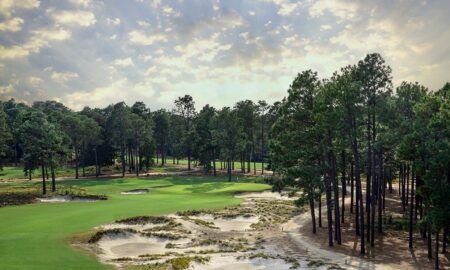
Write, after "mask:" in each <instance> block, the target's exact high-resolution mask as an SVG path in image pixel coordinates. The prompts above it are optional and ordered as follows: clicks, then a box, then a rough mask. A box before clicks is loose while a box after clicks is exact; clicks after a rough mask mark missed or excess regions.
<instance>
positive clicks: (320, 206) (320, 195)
mask: <svg viewBox="0 0 450 270" xmlns="http://www.w3.org/2000/svg"><path fill="white" fill-rule="evenodd" d="M319 228H322V191H320V193H319Z"/></svg>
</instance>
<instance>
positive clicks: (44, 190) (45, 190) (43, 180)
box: [41, 162, 47, 195]
mask: <svg viewBox="0 0 450 270" xmlns="http://www.w3.org/2000/svg"><path fill="white" fill-rule="evenodd" d="M41 167H42V194H44V195H45V194H46V193H47V187H46V185H45V170H44V162H42V165H41Z"/></svg>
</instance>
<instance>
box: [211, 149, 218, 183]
mask: <svg viewBox="0 0 450 270" xmlns="http://www.w3.org/2000/svg"><path fill="white" fill-rule="evenodd" d="M212 154H213V170H214V176H217V171H216V151H214V148H213V149H212Z"/></svg>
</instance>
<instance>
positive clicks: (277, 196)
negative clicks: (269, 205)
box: [235, 191, 296, 201]
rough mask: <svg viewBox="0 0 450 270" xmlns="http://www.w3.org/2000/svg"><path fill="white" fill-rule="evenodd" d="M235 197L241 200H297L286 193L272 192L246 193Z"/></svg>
mask: <svg viewBox="0 0 450 270" xmlns="http://www.w3.org/2000/svg"><path fill="white" fill-rule="evenodd" d="M235 197H237V198H241V199H263V200H291V201H293V200H295V199H296V197H289V196H288V194H287V193H286V192H282V193H279V192H271V191H263V192H246V193H240V194H236V195H235Z"/></svg>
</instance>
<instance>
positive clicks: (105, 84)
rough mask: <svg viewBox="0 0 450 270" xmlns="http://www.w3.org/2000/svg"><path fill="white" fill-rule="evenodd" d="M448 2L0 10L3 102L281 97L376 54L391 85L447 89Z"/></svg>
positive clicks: (8, 1) (198, 2)
mask: <svg viewBox="0 0 450 270" xmlns="http://www.w3.org/2000/svg"><path fill="white" fill-rule="evenodd" d="M449 11H450V1H448V0H433V1H431V0H429V1H423V0H421V1H415V0H403V1H400V0H399V1H391V0H380V1H371V0H355V1H344V0H316V1H313V0H306V1H289V0H261V1H255V0H247V1H237V0H236V1H234V0H222V1H219V0H215V1H204V0H184V1H183V0H174V1H163V0H153V1H149V0H127V1H123V0H115V1H113V0H108V1H106V0H104V1H96V0H69V1H60V0H54V1H51V0H48V1H44V0H41V1H39V0H20V1H17V0H0V99H2V100H5V99H9V98H15V99H17V100H19V101H24V102H28V103H32V102H33V101H36V100H47V99H54V100H58V101H61V102H63V103H64V104H66V105H67V106H69V107H71V108H72V109H75V110H79V109H81V108H83V106H91V107H94V106H101V107H103V106H107V105H108V104H111V103H114V102H118V101H122V100H124V101H125V102H127V103H128V104H130V105H131V104H132V103H133V102H135V101H144V102H145V103H146V104H147V105H148V106H150V108H152V109H156V108H160V107H165V108H171V107H172V104H173V100H174V99H176V98H177V97H178V96H181V95H184V94H190V95H192V96H193V97H194V100H195V101H196V103H197V106H198V107H199V106H203V105H204V104H206V103H209V104H211V105H213V106H216V107H221V106H225V105H232V104H234V102H236V101H237V100H241V99H252V100H258V99H266V100H268V101H270V102H273V101H276V100H279V99H281V98H282V97H283V96H284V95H285V93H286V89H287V88H288V86H289V83H290V82H291V81H292V80H293V78H294V76H295V75H296V73H298V72H300V71H302V70H304V69H313V70H316V71H317V72H318V73H319V75H320V76H321V77H323V78H325V77H328V76H330V75H331V74H332V72H333V71H335V70H337V69H338V68H340V67H341V66H344V65H347V64H352V63H356V61H357V60H358V59H360V58H362V57H364V55H365V54H367V53H371V52H379V53H381V54H382V55H383V57H384V58H385V59H386V61H387V62H388V64H390V65H391V66H392V68H393V72H394V74H393V75H394V80H395V81H394V82H395V85H398V84H399V83H400V82H401V81H403V80H407V81H418V82H419V83H422V84H424V85H425V86H427V87H429V88H430V89H437V88H440V87H441V86H443V84H444V83H445V82H446V81H450V72H449V70H450V50H449V48H450V46H449V41H450V28H449V25H450V16H448V12H449Z"/></svg>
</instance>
